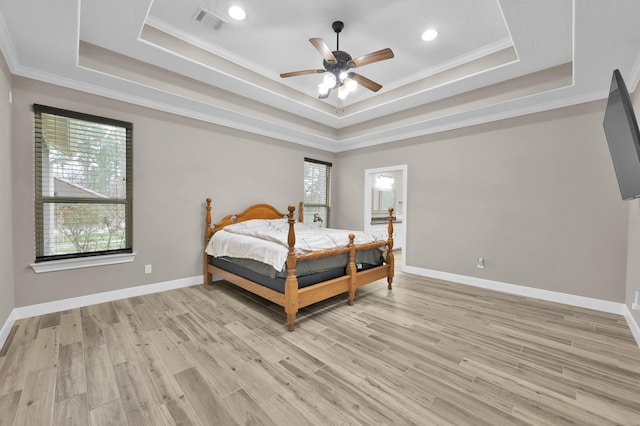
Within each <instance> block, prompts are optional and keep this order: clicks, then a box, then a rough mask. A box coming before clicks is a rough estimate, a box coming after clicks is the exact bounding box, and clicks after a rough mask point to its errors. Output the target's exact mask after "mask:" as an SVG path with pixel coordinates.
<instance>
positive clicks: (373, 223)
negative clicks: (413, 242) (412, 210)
mask: <svg viewBox="0 0 640 426" xmlns="http://www.w3.org/2000/svg"><path fill="white" fill-rule="evenodd" d="M389 207H393V209H394V216H395V217H396V219H395V220H394V223H393V241H394V249H402V250H404V251H405V254H406V230H407V229H408V228H407V165H406V164H402V165H398V166H388V167H379V168H375V169H366V170H365V171H364V230H365V231H366V232H370V233H373V234H380V235H382V236H386V235H387V226H386V224H387V220H386V218H388V216H389V211H388V209H389ZM404 259H406V255H404V254H403V256H402V262H401V263H402V267H403V268H404V265H405V262H404Z"/></svg>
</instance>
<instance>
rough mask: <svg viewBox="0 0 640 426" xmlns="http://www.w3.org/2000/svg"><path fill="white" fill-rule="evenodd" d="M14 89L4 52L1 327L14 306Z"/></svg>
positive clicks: (0, 68) (0, 75) (0, 69)
mask: <svg viewBox="0 0 640 426" xmlns="http://www.w3.org/2000/svg"><path fill="white" fill-rule="evenodd" d="M10 90H11V73H10V72H9V69H8V68H7V64H6V63H5V60H4V56H2V54H1V53H0V199H1V200H2V202H0V328H2V326H3V324H4V323H5V321H6V320H7V318H8V317H9V315H10V314H11V311H12V310H13V308H14V280H13V218H12V214H11V213H12V209H11V197H12V195H11V194H12V185H11V183H12V179H11V104H10V103H9V92H10Z"/></svg>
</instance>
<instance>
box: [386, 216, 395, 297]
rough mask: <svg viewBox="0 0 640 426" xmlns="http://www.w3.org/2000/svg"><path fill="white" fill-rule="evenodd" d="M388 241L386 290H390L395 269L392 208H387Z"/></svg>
mask: <svg viewBox="0 0 640 426" xmlns="http://www.w3.org/2000/svg"><path fill="white" fill-rule="evenodd" d="M388 230H389V239H388V240H387V248H388V250H387V266H388V267H389V274H388V275H387V283H388V288H389V290H391V284H392V283H393V272H394V268H395V265H394V263H395V260H394V258H393V207H389V227H388Z"/></svg>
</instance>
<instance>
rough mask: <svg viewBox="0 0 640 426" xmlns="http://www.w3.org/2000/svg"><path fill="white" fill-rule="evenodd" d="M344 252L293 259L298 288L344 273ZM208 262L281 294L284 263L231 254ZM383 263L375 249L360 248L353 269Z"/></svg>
mask: <svg viewBox="0 0 640 426" xmlns="http://www.w3.org/2000/svg"><path fill="white" fill-rule="evenodd" d="M347 262H348V256H347V255H346V254H344V255H340V256H332V257H328V258H322V259H315V260H308V261H302V262H297V263H296V277H297V279H298V288H304V287H307V286H310V285H313V284H317V283H320V282H323V281H327V280H330V279H333V278H338V277H342V276H344V275H346V265H347ZM209 263H210V264H211V265H213V266H216V267H218V268H220V269H223V270H225V271H227V272H231V273H233V274H235V275H238V276H241V277H243V278H246V279H248V280H250V281H253V282H255V283H258V284H260V285H263V286H265V287H268V288H270V289H272V290H275V291H277V292H278V293H283V294H284V284H285V281H286V276H287V272H286V267H285V270H284V272H280V271H276V270H275V269H274V268H273V267H272V266H270V265H267V264H264V263H261V262H258V261H255V260H251V259H241V258H231V257H214V256H209ZM383 263H384V260H383V257H382V252H381V251H380V250H379V249H371V250H363V251H358V252H357V253H356V270H357V271H364V270H367V269H371V268H375V267H376V266H380V265H382V264H383Z"/></svg>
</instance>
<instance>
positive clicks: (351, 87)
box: [344, 77, 358, 93]
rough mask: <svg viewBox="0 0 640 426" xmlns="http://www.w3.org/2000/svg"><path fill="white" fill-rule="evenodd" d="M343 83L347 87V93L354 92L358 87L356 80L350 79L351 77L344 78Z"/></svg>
mask: <svg viewBox="0 0 640 426" xmlns="http://www.w3.org/2000/svg"><path fill="white" fill-rule="evenodd" d="M344 85H345V87H346V88H347V91H348V92H349V93H351V92H355V91H356V89H357V88H358V82H357V81H355V80H354V79H352V78H351V77H347V78H345V79H344Z"/></svg>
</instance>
